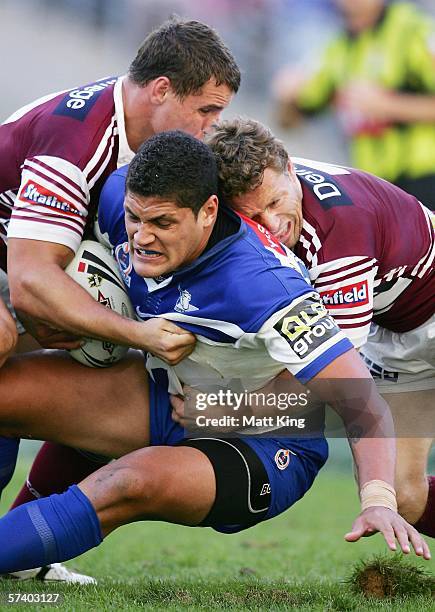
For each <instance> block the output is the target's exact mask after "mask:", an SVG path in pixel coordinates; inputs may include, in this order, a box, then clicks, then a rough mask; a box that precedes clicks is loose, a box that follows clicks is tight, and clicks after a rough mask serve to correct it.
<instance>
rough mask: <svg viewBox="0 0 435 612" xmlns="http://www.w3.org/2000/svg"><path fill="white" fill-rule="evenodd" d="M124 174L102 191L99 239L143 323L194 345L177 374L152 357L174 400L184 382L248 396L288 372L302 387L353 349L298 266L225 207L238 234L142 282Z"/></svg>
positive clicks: (290, 255) (123, 170)
mask: <svg viewBox="0 0 435 612" xmlns="http://www.w3.org/2000/svg"><path fill="white" fill-rule="evenodd" d="M126 172H127V167H124V168H121V169H119V170H117V171H115V172H114V173H113V174H112V175H111V176H110V178H109V179H108V181H107V182H106V184H105V186H104V188H103V191H102V194H101V198H100V206H99V216H98V225H99V227H98V228H97V234H98V235H99V237H100V239H102V241H105V242H106V243H107V242H109V243H110V245H111V246H112V248H113V252H114V255H115V258H116V260H117V262H118V266H119V269H120V271H121V274H122V276H123V279H124V283H125V285H126V287H127V291H128V293H129V295H130V299H131V301H132V303H133V306H134V307H135V309H136V313H137V316H138V317H139V318H140V319H142V320H147V319H149V318H151V317H162V318H165V319H168V320H170V321H173V322H174V323H176V324H177V325H179V326H180V327H183V328H185V329H188V330H189V331H191V332H192V333H194V334H195V335H196V337H197V340H198V341H197V344H196V348H195V350H194V351H193V353H192V354H191V355H190V356H189V357H187V358H186V359H184V360H183V361H182V362H181V363H180V364H178V365H177V366H174V367H170V366H168V365H167V364H165V363H164V362H163V361H161V360H160V359H157V358H155V357H153V356H149V357H148V360H147V368H148V370H149V371H150V373H151V374H152V371H153V369H154V368H165V369H166V370H167V371H168V374H169V380H170V392H172V393H180V392H181V384H180V382H181V383H186V384H188V385H190V386H192V387H194V388H199V389H201V390H210V386H211V385H212V384H213V383H214V384H215V385H219V386H222V385H225V381H232V383H233V382H234V381H235V380H237V381H238V385H237V386H241V388H242V389H246V390H248V391H251V390H254V389H258V388H260V387H262V386H263V385H264V384H266V383H267V382H268V381H270V380H271V379H272V378H274V377H275V376H276V375H277V374H278V373H279V372H281V371H282V370H283V369H284V368H287V369H288V370H289V371H290V372H291V373H292V374H294V375H295V376H296V378H298V379H299V380H300V381H301V382H303V383H304V382H308V381H309V380H310V379H311V378H313V377H314V376H315V375H316V374H317V373H318V372H319V371H320V370H322V369H323V368H324V367H325V366H326V365H328V364H329V363H331V362H332V361H334V359H336V358H337V357H338V356H339V355H341V354H342V353H344V352H346V351H348V350H349V349H350V348H352V344H351V343H350V341H349V340H348V339H347V338H346V337H345V335H344V334H343V332H341V331H340V329H339V328H338V327H337V325H336V324H335V322H334V320H333V319H332V318H331V317H330V316H329V315H328V312H327V310H326V309H325V307H324V306H323V304H322V302H321V300H320V298H319V295H318V293H317V292H316V291H314V290H313V288H312V287H311V286H310V285H309V284H308V283H307V281H306V280H305V278H304V276H303V274H304V273H305V272H306V271H305V269H304V266H303V264H302V263H301V262H300V260H298V258H297V257H296V256H295V255H294V254H293V253H292V252H291V251H290V250H288V249H286V248H285V247H284V246H282V245H281V244H280V243H278V242H276V240H275V239H274V238H272V236H271V235H270V234H269V233H268V232H267V231H266V230H265V229H264V228H263V227H262V226H259V225H258V224H257V223H254V222H252V221H245V220H243V219H241V218H240V217H239V216H237V215H236V214H235V213H234V212H233V211H231V210H229V209H227V208H226V207H221V212H220V214H225V215H229V216H230V217H231V218H232V219H233V220H236V222H237V225H238V227H239V229H238V231H236V233H234V234H232V235H230V236H228V237H227V238H224V239H223V240H221V241H220V242H217V243H216V244H215V245H214V246H212V247H211V248H210V249H208V250H206V251H205V252H204V253H203V254H202V255H201V256H200V257H199V258H198V259H197V260H196V261H195V262H193V263H192V264H190V265H188V266H186V267H185V268H183V269H179V270H177V271H176V272H174V273H173V275H172V276H167V277H160V278H157V279H151V278H142V277H140V276H138V275H137V274H136V273H135V271H134V269H133V266H132V260H131V258H130V253H129V245H128V241H127V234H126V230H125V226H124V209H123V200H124V191H125V177H126Z"/></svg>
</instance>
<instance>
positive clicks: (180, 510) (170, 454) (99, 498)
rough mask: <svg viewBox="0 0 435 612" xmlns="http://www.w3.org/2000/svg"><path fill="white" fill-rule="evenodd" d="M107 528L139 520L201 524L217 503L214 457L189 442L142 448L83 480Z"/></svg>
mask: <svg viewBox="0 0 435 612" xmlns="http://www.w3.org/2000/svg"><path fill="white" fill-rule="evenodd" d="M80 488H81V490H82V491H83V492H84V493H85V495H86V496H87V497H88V498H89V500H90V501H91V503H92V505H93V506H94V508H95V510H96V511H97V513H98V518H99V520H100V523H101V527H102V531H103V533H105V534H107V533H109V532H110V531H112V530H113V529H116V528H117V527H119V526H121V525H123V524H125V523H129V522H132V521H138V520H145V519H147V520H150V519H151V520H152V519H157V520H164V521H168V522H173V523H180V524H183V525H198V524H199V523H200V522H201V521H202V520H203V519H204V517H205V516H207V514H208V513H209V512H210V509H211V507H212V506H213V503H214V499H215V494H216V484H215V476H214V471H213V467H212V464H211V462H210V461H209V459H208V458H207V456H206V455H205V454H204V453H202V452H201V451H200V450H198V449H196V448H191V447H185V446H180V447H178V446H176V447H170V446H167V447H163V446H155V447H149V448H144V449H141V450H138V451H135V452H133V453H130V454H128V455H126V456H125V457H121V459H118V460H117V461H114V462H112V463H110V464H109V465H107V466H105V467H103V468H101V469H100V470H98V472H95V473H94V474H91V475H90V476H88V478H86V479H85V480H84V481H83V482H81V483H80Z"/></svg>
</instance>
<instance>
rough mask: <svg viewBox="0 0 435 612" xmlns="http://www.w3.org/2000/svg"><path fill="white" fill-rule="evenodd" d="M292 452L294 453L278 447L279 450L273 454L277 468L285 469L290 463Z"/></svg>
mask: <svg viewBox="0 0 435 612" xmlns="http://www.w3.org/2000/svg"><path fill="white" fill-rule="evenodd" d="M294 454H295V453H292V451H289V450H288V448H280V449H279V451H277V452H276V454H275V463H276V467H277V468H278V469H279V470H285V469H286V468H287V467H288V465H289V463H290V458H291V455H294Z"/></svg>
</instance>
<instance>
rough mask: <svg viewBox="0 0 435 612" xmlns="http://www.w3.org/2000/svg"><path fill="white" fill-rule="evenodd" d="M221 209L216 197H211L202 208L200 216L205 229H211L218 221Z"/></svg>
mask: <svg viewBox="0 0 435 612" xmlns="http://www.w3.org/2000/svg"><path fill="white" fill-rule="evenodd" d="M218 208H219V200H218V198H217V196H216V195H211V196H210V197H209V198H208V200H207V201H206V202H204V204H203V205H202V206H201V209H200V211H199V215H198V216H200V218H201V222H202V225H203V227H210V226H211V225H213V223H214V222H215V220H216V217H217V213H218Z"/></svg>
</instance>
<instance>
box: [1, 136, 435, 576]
mask: <svg viewBox="0 0 435 612" xmlns="http://www.w3.org/2000/svg"><path fill="white" fill-rule="evenodd" d="M216 191H217V168H216V162H215V159H214V156H213V154H212V152H211V151H210V149H209V148H208V147H207V146H206V145H204V144H203V143H201V142H199V141H198V140H196V139H194V138H192V137H191V136H188V135H186V134H182V133H181V132H167V133H164V134H160V135H157V136H154V137H153V138H151V139H149V140H148V141H147V142H146V143H145V144H144V145H143V146H142V147H141V149H140V150H139V152H138V154H137V155H136V156H135V158H134V159H133V161H132V163H131V165H130V169H129V174H128V177H127V192H126V196H125V211H124V206H123V199H124V175H123V173H115V174H114V175H112V177H111V179H110V181H109V183H108V185H107V187H106V190H105V193H104V194H103V197H102V202H101V204H100V210H99V225H100V229H101V231H102V233H103V234H106V236H107V237H108V239H109V240H110V242H111V243H112V244H113V246H114V247H115V255H116V256H117V258H118V262H119V264H120V268H121V271H122V273H123V276H124V280H125V284H126V286H127V288H128V291H129V295H130V297H131V299H132V302H133V304H134V306H135V307H136V311H137V313H138V315H139V316H140V317H141V318H142V319H143V320H148V319H149V318H155V317H157V318H160V317H161V318H166V319H170V320H173V321H176V322H177V323H178V324H179V325H181V326H182V327H183V328H185V329H188V330H189V331H191V332H193V333H195V335H196V337H197V345H196V348H195V350H194V352H193V353H192V354H191V356H189V357H187V358H185V359H184V360H182V361H181V362H180V363H179V364H178V365H176V366H174V367H172V366H169V365H168V364H166V363H165V362H163V361H162V360H159V359H158V358H155V357H151V358H150V359H149V360H148V362H147V369H148V370H149V372H150V376H149V377H146V376H145V373H144V371H143V367H142V366H141V363H140V362H138V361H137V360H136V361H134V362H133V361H130V362H128V363H126V364H117V365H116V366H114V367H113V368H112V369H111V371H107V372H104V371H98V370H92V369H87V368H83V367H82V366H80V365H79V364H77V363H73V362H72V361H71V360H69V359H68V358H67V357H65V356H60V357H59V356H56V355H53V356H47V355H42V356H38V355H33V356H32V355H24V356H22V357H16V358H12V359H11V360H9V362H8V363H7V364H6V365H5V366H4V367H3V368H2V369H1V370H0V423H1V425H0V431H1V432H2V433H3V434H6V435H31V436H32V437H43V438H46V437H49V438H52V439H54V440H56V441H58V442H62V443H67V444H71V445H73V446H77V445H79V446H80V447H82V448H83V449H84V450H87V451H92V452H97V453H102V454H106V455H108V456H120V455H122V454H124V453H126V452H128V451H131V450H133V449H137V448H139V449H140V450H136V451H135V452H133V453H130V454H127V455H126V456H124V457H122V458H121V459H118V460H117V461H115V462H113V463H110V464H108V465H106V466H104V467H103V468H101V469H100V470H98V471H97V472H96V473H95V474H92V475H91V476H89V477H88V478H86V479H84V480H83V481H82V482H81V483H79V485H78V486H76V485H74V486H72V487H70V488H69V489H68V491H66V492H65V493H62V494H61V495H57V494H55V495H51V496H49V497H46V498H42V499H39V500H36V501H33V502H30V503H27V504H23V505H22V506H19V507H18V508H15V509H14V510H12V511H11V512H9V513H8V514H7V515H6V516H4V517H3V518H2V519H1V520H0V543H1V546H0V571H1V572H9V571H14V570H22V569H25V568H26V567H33V566H35V565H42V564H45V563H52V562H57V561H63V560H66V559H68V558H71V557H74V556H76V555H78V554H80V553H82V552H84V551H86V550H89V549H90V548H92V547H94V546H97V545H98V544H100V542H101V540H102V538H103V537H105V536H106V535H108V534H109V533H111V532H112V531H113V530H114V529H116V528H117V527H119V526H121V525H123V524H126V523H130V522H132V521H137V520H144V519H154V520H166V521H170V522H174V523H180V524H184V525H191V526H211V527H213V528H214V529H216V530H218V531H222V532H225V533H232V532H236V531H240V530H242V529H246V528H248V527H250V526H252V525H255V524H256V523H258V522H260V521H263V520H267V519H270V518H272V517H274V516H276V515H277V514H279V513H281V512H283V511H285V510H286V509H287V508H288V507H290V506H291V505H292V504H293V503H295V502H296V501H297V500H298V499H300V498H301V497H302V496H303V495H304V493H305V492H306V491H307V490H308V489H309V487H310V486H311V484H312V482H313V480H314V478H315V476H316V474H317V471H318V470H319V469H320V468H321V467H322V465H323V463H324V462H325V460H326V457H327V445H326V441H325V440H324V438H323V437H321V436H319V435H318V437H316V438H308V437H299V438H295V437H281V438H274V437H273V431H270V434H269V435H270V437H257V436H254V435H249V436H248V435H244V436H243V435H242V436H241V437H239V438H231V439H223V438H221V437H219V436H218V435H216V436H214V437H212V438H196V439H191V440H188V439H186V438H185V432H184V429H183V428H182V427H181V426H180V425H179V424H178V423H176V422H174V421H173V420H172V419H171V405H170V401H169V394H168V387H169V389H176V388H177V386H178V385H180V384H181V383H187V384H189V383H190V384H192V383H195V381H196V383H198V380H199V381H204V380H207V379H208V380H213V381H215V383H216V384H217V385H218V386H219V385H222V381H223V380H225V379H228V378H231V379H235V378H236V379H241V380H243V382H244V383H247V384H248V385H250V388H249V387H248V390H251V389H255V388H259V387H261V386H262V385H264V384H265V383H267V382H268V381H270V380H271V379H273V378H274V377H275V376H276V375H277V374H279V373H281V372H282V371H284V370H286V369H287V370H289V371H290V372H291V373H292V374H293V375H294V376H295V377H296V379H298V380H299V381H301V382H303V383H308V385H311V384H313V383H314V382H318V381H322V380H323V381H325V380H327V381H328V384H327V385H324V386H323V387H322V390H320V391H319V392H320V393H321V398H322V399H323V400H327V401H328V402H330V403H331V404H332V405H333V406H334V408H335V409H336V410H337V411H338V412H339V413H340V414H341V416H342V417H343V420H344V421H345V423H346V424H347V425H349V423H350V418H349V417H350V415H349V410H348V409H349V408H350V407H351V405H350V404H351V403H352V401H351V400H352V399H353V391H351V392H349V390H348V389H347V386H346V385H345V384H343V378H344V379H346V378H347V379H349V378H350V379H354V378H360V379H363V380H364V383H367V385H368V387H370V391H369V393H368V394H367V399H366V405H365V412H366V414H367V415H368V416H370V417H371V418H372V419H373V420H372V422H373V428H372V429H371V432H372V433H373V435H375V436H376V437H374V438H364V437H363V438H361V439H360V440H359V441H358V443H355V442H352V443H351V446H352V451H353V454H354V457H355V462H356V466H357V470H358V482H359V487H360V496H361V502H362V512H361V514H360V515H359V516H358V517H357V519H356V521H355V522H354V525H353V528H352V531H351V532H350V533H348V534H347V535H346V539H347V540H348V541H356V540H358V539H359V538H360V537H361V536H363V535H368V534H371V533H373V532H375V531H381V532H382V533H383V535H384V537H385V540H386V541H387V543H388V546H389V547H390V549H392V550H394V549H395V548H396V544H395V539H396V538H397V540H398V542H399V545H400V548H401V549H402V551H403V552H409V551H410V543H411V544H412V545H413V547H414V549H415V552H416V553H417V554H418V555H422V556H424V557H425V558H427V559H428V558H429V557H430V554H429V550H428V548H427V546H426V544H425V543H424V541H423V539H422V538H421V536H420V535H419V534H418V532H417V531H416V530H415V529H414V528H413V527H411V526H410V525H408V523H406V521H405V520H404V519H403V518H401V517H400V516H399V515H398V514H397V512H396V499H395V492H394V487H393V481H394V459H395V443H394V439H393V438H391V437H388V435H386V434H388V432H389V427H390V425H391V415H390V414H389V411H388V408H387V407H386V406H385V403H384V402H383V400H382V399H381V398H380V396H379V395H378V394H377V392H376V389H375V388H374V383H373V382H372V380H371V378H370V375H369V373H368V371H367V370H366V368H365V367H364V365H363V363H362V362H361V360H360V358H359V356H358V354H357V353H356V351H355V350H354V349H353V348H352V345H351V343H350V341H349V340H348V339H347V338H346V337H345V335H344V334H343V332H341V331H340V330H339V328H338V327H337V326H336V325H335V324H334V322H333V320H332V319H331V318H330V317H329V316H328V314H327V312H326V310H325V309H324V307H323V306H322V303H321V301H320V297H319V295H318V294H317V293H316V292H315V291H313V289H312V287H311V286H310V285H308V284H307V282H306V281H305V279H304V278H303V276H302V275H301V272H300V271H301V268H300V264H299V262H298V260H297V258H296V257H295V256H294V255H293V254H292V253H291V251H289V250H287V249H286V248H284V247H282V246H281V245H280V244H279V243H278V242H276V241H275V240H273V239H272V238H271V237H270V235H265V234H264V233H262V232H261V231H260V230H259V229H258V227H257V226H256V224H249V223H245V222H244V221H242V220H241V219H240V217H238V216H237V215H236V214H234V213H233V212H231V211H230V210H229V209H227V208H226V207H221V208H219V207H218V199H217V196H216ZM124 221H125V226H124ZM127 257H128V259H129V263H128V262H126V259H127ZM126 263H127V264H128V265H125V264H126ZM130 264H131V265H130ZM309 337H315V342H313V343H312V344H311V345H310V348H309V349H308V350H304V351H301V350H299V349H298V348H297V343H296V342H295V340H296V339H299V340H301V341H305V342H306V343H308V338H309ZM299 344H300V343H299ZM248 381H250V382H248ZM200 384H202V382H201V383H200ZM84 387H86V388H87V389H89V395H88V397H86V398H84V399H82V395H81V394H78V393H76V392H75V391H76V389H78V388H81V389H82V388H84ZM350 396H352V397H350ZM54 397H56V401H54V399H53V398H54ZM30 398H31V399H32V401H30ZM89 404H91V405H96V406H98V410H99V415H98V416H99V418H98V419H89V418H88V412H89ZM147 444H149V447H148V448H141V447H142V446H146V445H147Z"/></svg>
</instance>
